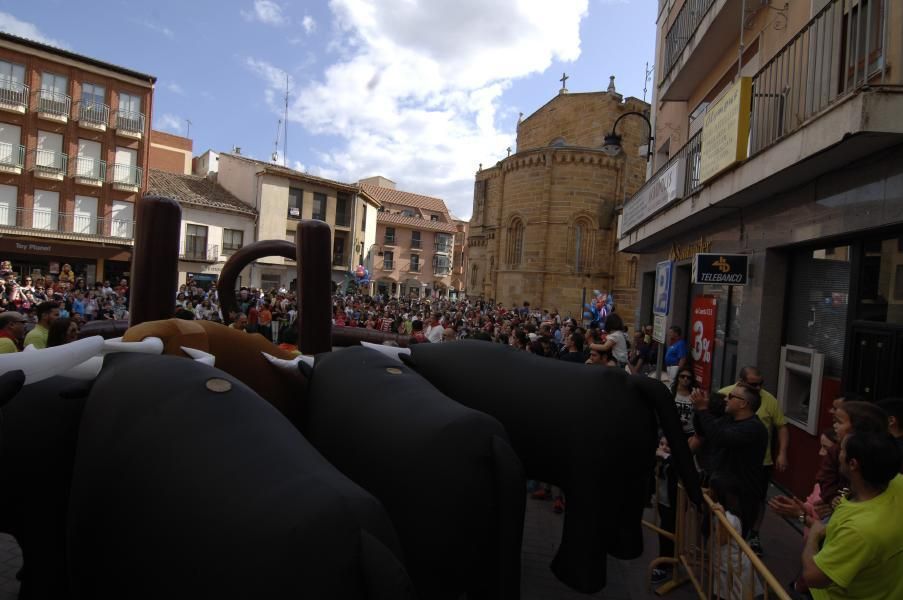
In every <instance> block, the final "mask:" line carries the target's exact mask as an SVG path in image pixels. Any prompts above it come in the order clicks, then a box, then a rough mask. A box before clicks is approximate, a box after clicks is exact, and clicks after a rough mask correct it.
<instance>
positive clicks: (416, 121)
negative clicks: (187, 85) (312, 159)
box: [248, 0, 588, 216]
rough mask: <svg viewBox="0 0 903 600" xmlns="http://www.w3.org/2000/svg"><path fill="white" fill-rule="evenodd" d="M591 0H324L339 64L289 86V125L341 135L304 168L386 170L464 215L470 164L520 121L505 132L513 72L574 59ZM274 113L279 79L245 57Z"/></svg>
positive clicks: (363, 173) (358, 172) (495, 148)
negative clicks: (503, 103)
mask: <svg viewBox="0 0 903 600" xmlns="http://www.w3.org/2000/svg"><path fill="white" fill-rule="evenodd" d="M587 4H588V0H560V1H559V2H554V3H553V2H547V1H546V0H516V1H514V2H512V1H511V0H459V1H458V2H454V3H452V2H447V3H446V2H429V3H427V2H423V3H416V2H411V0H331V2H330V7H331V9H332V10H333V13H334V14H335V17H336V23H337V28H338V30H339V31H340V32H341V35H342V36H343V38H342V39H341V40H333V45H335V46H336V47H341V48H343V49H344V51H343V52H340V53H339V57H340V58H339V59H338V62H335V63H334V64H332V65H330V66H329V67H327V68H326V70H325V72H324V75H323V77H322V79H321V80H320V81H312V82H310V83H307V84H305V85H303V86H299V88H298V89H297V90H295V91H293V92H292V98H293V102H292V105H291V106H290V111H289V120H290V121H293V122H297V123H301V124H303V126H304V127H305V128H306V129H307V130H308V131H310V132H311V133H314V134H330V135H338V136H340V137H341V138H343V140H344V144H343V146H342V147H336V148H328V149H324V150H321V153H320V155H319V161H318V163H319V164H316V165H308V168H309V170H310V171H311V172H312V173H315V174H319V175H322V176H326V177H332V178H337V179H340V180H345V181H353V180H357V179H359V178H362V177H368V176H371V175H377V174H380V175H385V176H386V177H389V178H391V179H393V180H395V181H396V182H398V184H399V189H403V190H408V191H413V192H418V193H423V194H429V195H434V196H438V197H440V198H443V199H444V200H446V202H447V203H448V205H449V208H450V209H451V210H452V211H453V212H455V213H456V214H459V215H462V216H466V215H469V214H470V212H471V204H472V194H473V175H474V172H475V171H476V169H477V165H478V163H483V165H486V166H488V165H492V164H495V162H496V161H497V160H498V159H499V158H500V157H504V156H505V148H506V147H507V146H513V145H514V133H515V123H516V120H514V119H512V121H511V122H510V123H509V124H506V125H504V126H503V127H502V128H501V129H497V128H496V126H495V123H496V120H497V117H498V116H499V115H502V116H506V115H507V114H508V110H506V109H503V108H502V107H500V106H499V100H500V97H501V95H502V93H503V92H504V91H505V89H507V88H508V87H509V86H510V84H511V82H512V81H513V80H514V79H517V78H521V77H526V76H529V75H531V74H535V73H540V72H542V71H544V70H545V69H547V68H548V67H549V66H550V65H551V64H552V62H553V61H554V60H559V61H572V60H576V59H577V58H578V57H579V55H580V30H579V27H580V21H581V20H582V19H583V17H584V16H585V15H586V13H587ZM248 64H249V66H251V67H252V68H254V69H255V71H257V72H258V73H259V74H260V75H261V76H262V77H263V78H264V79H265V80H266V81H267V82H268V87H269V89H268V91H267V96H266V97H267V100H268V101H269V102H270V103H271V107H272V108H273V110H274V111H276V110H279V111H280V112H281V109H279V105H280V104H281V97H282V94H283V93H284V89H285V78H284V75H282V77H281V78H279V79H277V78H276V77H275V76H274V73H282V71H280V70H279V69H278V68H276V67H275V66H273V65H270V64H269V63H266V62H264V61H257V60H253V59H249V60H248Z"/></svg>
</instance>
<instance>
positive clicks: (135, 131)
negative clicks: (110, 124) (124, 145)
mask: <svg viewBox="0 0 903 600" xmlns="http://www.w3.org/2000/svg"><path fill="white" fill-rule="evenodd" d="M115 126H116V132H117V133H119V134H121V135H124V136H127V137H133V138H138V139H140V138H141V136H142V134H143V133H144V114H143V113H139V112H132V111H129V110H117V111H116V125H115Z"/></svg>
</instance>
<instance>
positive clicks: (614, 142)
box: [602, 111, 653, 161]
mask: <svg viewBox="0 0 903 600" xmlns="http://www.w3.org/2000/svg"><path fill="white" fill-rule="evenodd" d="M629 115H637V116H638V117H640V118H642V119H643V120H644V121H646V125H648V126H649V141H648V142H647V146H646V160H647V161H648V160H649V159H650V158H651V157H652V143H653V138H652V123H650V122H649V119H648V118H647V117H646V115H644V114H643V113H641V112H637V111H630V112H626V113H624V114H623V115H621V116H620V117H618V118H617V119H615V122H614V125H612V126H611V133H609V134H608V135H606V136H605V143H604V144H602V152H604V153H605V154H607V155H609V156H617V155H618V154H620V153H621V136H620V135H618V134H617V133H615V131H616V130H617V127H618V122H619V121H620V120H621V119H623V118H624V117H626V116H629Z"/></svg>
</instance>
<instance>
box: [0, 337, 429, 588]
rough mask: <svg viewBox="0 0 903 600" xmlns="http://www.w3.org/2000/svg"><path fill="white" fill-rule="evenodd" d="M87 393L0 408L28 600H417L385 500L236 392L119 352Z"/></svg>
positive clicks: (169, 362)
mask: <svg viewBox="0 0 903 600" xmlns="http://www.w3.org/2000/svg"><path fill="white" fill-rule="evenodd" d="M91 383H92V382H89V383H88V384H85V383H73V382H72V381H71V380H65V379H62V378H59V377H57V378H52V379H48V380H45V381H44V382H39V383H36V384H32V385H29V386H26V387H25V388H23V389H22V391H21V392H19V394H18V395H17V396H16V397H15V398H13V399H12V400H11V401H10V402H9V403H8V404H7V406H6V407H4V409H3V421H2V428H3V430H2V433H3V437H2V448H0V453H2V457H3V460H2V461H0V468H2V471H3V472H2V475H0V476H2V479H0V481H2V482H3V485H4V493H3V494H2V495H0V497H2V498H3V502H4V504H3V506H2V511H0V514H2V515H3V518H4V521H3V525H5V527H4V529H6V530H7V531H11V532H12V533H14V534H15V535H16V537H17V538H18V540H19V542H20V544H21V545H22V548H23V554H24V558H25V561H26V565H27V571H26V578H25V579H26V580H25V582H24V583H23V589H22V593H23V594H25V595H23V596H22V597H23V598H25V597H27V598H38V599H44V598H47V599H53V600H60V599H66V598H77V599H86V600H87V599H92V600H94V599H107V598H109V599H112V598H116V599H121V598H148V599H150V598H154V599H157V598H288V597H292V598H324V599H325V598H360V599H364V598H367V599H370V598H380V599H385V600H390V599H396V598H412V597H413V592H412V586H411V584H410V580H409V578H408V576H407V573H406V571H405V569H404V568H403V566H402V555H401V548H400V545H399V544H398V541H397V536H396V534H395V531H394V529H393V527H392V524H391V522H390V521H389V519H388V517H387V515H386V513H385V510H384V509H383V507H382V505H381V504H380V503H379V501H378V500H376V499H375V498H374V497H373V496H371V495H370V494H369V493H367V492H366V491H364V490H363V489H361V488H360V487H358V486H357V485H355V484H354V483H352V482H351V481H350V480H348V479H347V478H346V477H345V476H343V475H342V474H341V473H339V472H338V471H337V470H336V469H335V468H334V467H332V466H331V465H330V464H329V463H327V462H326V461H325V460H324V459H323V458H322V456H320V455H319V453H317V452H316V450H314V449H313V447H312V446H311V445H310V444H309V443H308V442H307V441H306V440H305V439H304V438H303V436H301V435H300V434H299V433H298V431H297V430H296V429H295V428H294V427H293V426H292V425H291V424H290V423H289V422H288V421H287V420H286V419H285V418H283V417H282V415H280V414H279V413H278V412H277V411H276V410H275V409H274V408H273V407H272V406H270V405H269V404H267V403H266V402H265V401H263V400H262V399H261V398H260V397H259V396H257V395H256V394H254V393H253V392H252V391H251V390H250V389H249V388H247V387H246V386H244V385H243V384H242V383H241V382H239V381H238V380H236V379H235V378H233V377H231V376H229V375H227V374H226V373H224V372H222V371H219V370H217V369H214V368H212V367H207V366H205V365H202V364H199V363H196V362H193V361H190V360H186V359H183V358H175V357H170V356H148V355H137V354H118V355H110V356H108V357H107V359H106V361H105V365H104V368H103V370H102V371H101V373H100V375H99V376H98V378H97V379H96V380H95V381H94V382H93V386H92V385H91ZM69 473H71V487H70V478H69ZM60 498H62V500H60ZM67 498H68V499H67Z"/></svg>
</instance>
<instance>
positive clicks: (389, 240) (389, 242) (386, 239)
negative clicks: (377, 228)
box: [383, 235, 395, 246]
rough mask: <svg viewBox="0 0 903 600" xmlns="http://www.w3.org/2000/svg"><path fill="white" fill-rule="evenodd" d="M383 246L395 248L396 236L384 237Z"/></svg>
mask: <svg viewBox="0 0 903 600" xmlns="http://www.w3.org/2000/svg"><path fill="white" fill-rule="evenodd" d="M383 244H386V245H387V246H394V245H395V236H394V235H386V236H384V237H383Z"/></svg>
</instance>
